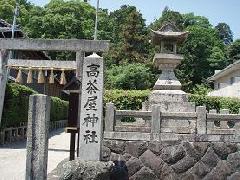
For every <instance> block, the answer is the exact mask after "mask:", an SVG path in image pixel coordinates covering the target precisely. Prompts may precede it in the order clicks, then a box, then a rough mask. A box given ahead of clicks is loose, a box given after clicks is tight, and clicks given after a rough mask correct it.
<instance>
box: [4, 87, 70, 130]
mask: <svg viewBox="0 0 240 180" xmlns="http://www.w3.org/2000/svg"><path fill="white" fill-rule="evenodd" d="M36 93H37V92H36V91H33V90H32V89H30V88H28V87H26V86H23V85H19V84H16V83H8V84H7V87H6V93H5V101H4V108H3V116H2V122H1V125H0V128H5V127H14V126H19V124H20V123H22V122H27V119H28V101H29V96H30V95H32V94H36ZM67 112H68V103H67V102H66V101H63V100H61V99H59V98H56V97H52V98H51V121H57V120H63V119H66V118H67Z"/></svg>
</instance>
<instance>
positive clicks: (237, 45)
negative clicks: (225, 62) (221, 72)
mask: <svg viewBox="0 0 240 180" xmlns="http://www.w3.org/2000/svg"><path fill="white" fill-rule="evenodd" d="M228 54H229V58H230V60H231V61H236V60H240V39H237V40H236V41H234V42H233V43H232V44H231V45H230V47H229V50H228Z"/></svg>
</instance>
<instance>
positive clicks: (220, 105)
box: [104, 90, 240, 113]
mask: <svg viewBox="0 0 240 180" xmlns="http://www.w3.org/2000/svg"><path fill="white" fill-rule="evenodd" d="M150 92H151V91H150V90H144V91H137V90H131V91H124V90H107V91H106V92H105V97H104V100H105V103H107V102H112V103H114V104H115V106H116V107H117V109H122V110H138V109H141V107H142V102H144V101H146V100H147V99H148V96H149V95H150ZM189 101H190V102H195V103H196V105H197V106H203V105H205V106H206V107H207V109H208V110H210V109H216V110H217V111H219V110H220V109H229V110H230V112H231V113H238V111H239V109H240V99H238V98H224V97H209V96H204V95H194V94H189Z"/></svg>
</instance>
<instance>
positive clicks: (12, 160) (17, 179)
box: [0, 129, 70, 180]
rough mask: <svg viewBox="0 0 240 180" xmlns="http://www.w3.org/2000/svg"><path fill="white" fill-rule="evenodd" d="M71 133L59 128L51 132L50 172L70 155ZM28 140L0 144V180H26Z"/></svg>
mask: <svg viewBox="0 0 240 180" xmlns="http://www.w3.org/2000/svg"><path fill="white" fill-rule="evenodd" d="M69 142H70V135H69V134H66V133H64V132H63V129H59V130H57V131H54V132H52V133H50V139H49V147H48V173H49V172H51V171H52V170H53V169H54V168H56V166H57V164H58V163H59V162H61V161H62V160H63V159H65V158H67V157H69ZM25 163H26V142H18V143H11V144H8V145H4V146H0V180H24V179H25V166H26V164H25Z"/></svg>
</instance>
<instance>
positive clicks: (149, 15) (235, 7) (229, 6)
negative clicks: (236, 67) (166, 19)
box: [29, 0, 240, 39]
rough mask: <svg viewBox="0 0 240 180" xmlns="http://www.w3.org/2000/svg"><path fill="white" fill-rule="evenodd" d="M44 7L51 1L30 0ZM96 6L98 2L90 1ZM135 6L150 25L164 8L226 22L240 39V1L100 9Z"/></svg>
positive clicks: (172, 0) (154, 2)
mask: <svg viewBox="0 0 240 180" xmlns="http://www.w3.org/2000/svg"><path fill="white" fill-rule="evenodd" d="M29 1H30V2H32V3H34V4H36V5H40V6H44V5H45V4H47V3H48V2H49V1H50V0H29ZM90 3H91V4H92V5H93V6H96V0H90ZM124 4H127V5H134V6H136V7H137V9H138V10H139V11H140V12H141V13H142V14H143V18H144V19H146V23H147V24H149V23H151V22H153V21H154V20H155V19H158V18H159V17H160V16H161V13H162V11H163V9H164V7H166V6H168V7H169V9H171V10H174V11H178V12H180V13H190V12H193V13H194V14H195V15H199V16H205V17H207V18H208V19H209V21H210V23H211V24H213V25H214V26H216V25H217V24H218V23H219V22H225V23H227V24H228V25H229V26H230V27H231V30H232V31H233V35H234V39H238V38H240V0H100V7H101V8H104V9H109V10H110V11H113V10H116V9H119V8H120V7H121V5H124Z"/></svg>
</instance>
